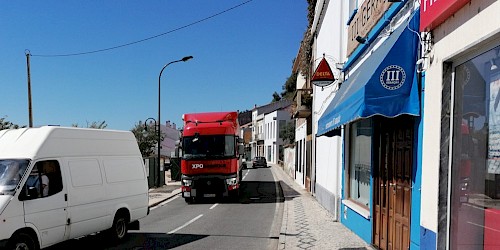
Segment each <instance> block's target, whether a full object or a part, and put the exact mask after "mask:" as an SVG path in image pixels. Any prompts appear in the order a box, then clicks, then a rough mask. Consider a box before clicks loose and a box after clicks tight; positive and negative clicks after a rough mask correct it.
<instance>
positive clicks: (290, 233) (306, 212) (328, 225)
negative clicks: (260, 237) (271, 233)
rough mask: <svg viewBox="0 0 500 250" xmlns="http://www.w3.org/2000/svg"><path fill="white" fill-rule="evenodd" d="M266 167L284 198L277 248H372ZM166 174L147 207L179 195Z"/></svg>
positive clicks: (273, 167)
mask: <svg viewBox="0 0 500 250" xmlns="http://www.w3.org/2000/svg"><path fill="white" fill-rule="evenodd" d="M270 165H271V171H272V173H273V175H274V178H275V180H277V181H279V182H280V185H281V188H282V190H283V195H284V197H285V202H284V211H283V221H282V224H281V230H280V236H279V245H278V249H280V250H281V249H288V250H295V249H297V250H300V249H321V250H323V249H328V250H330V249H332V250H333V249H340V250H374V249H375V248H373V247H372V246H370V245H369V244H367V243H366V242H364V241H363V240H362V239H361V238H359V237H358V236H357V235H356V234H354V233H353V232H352V231H350V230H349V229H348V228H346V227H345V226H344V225H343V224H342V223H340V222H337V221H335V218H333V216H332V214H330V213H329V212H328V211H327V210H326V209H325V208H323V207H322V206H321V205H320V204H319V203H318V201H317V200H316V198H314V196H312V195H311V194H310V193H308V192H307V191H305V190H304V189H303V188H302V187H300V186H299V185H298V184H297V183H295V181H294V180H293V179H292V178H291V177H290V176H288V175H287V174H286V173H285V172H284V171H283V169H282V168H281V167H279V166H278V165H272V164H270ZM169 172H170V171H168V172H166V176H165V181H166V185H164V186H162V187H160V188H155V189H151V190H150V192H149V197H150V199H149V200H150V207H151V206H155V205H157V204H160V203H161V202H163V201H165V200H167V199H170V198H172V197H174V196H176V195H179V193H180V182H178V181H172V180H171V178H170V174H169Z"/></svg>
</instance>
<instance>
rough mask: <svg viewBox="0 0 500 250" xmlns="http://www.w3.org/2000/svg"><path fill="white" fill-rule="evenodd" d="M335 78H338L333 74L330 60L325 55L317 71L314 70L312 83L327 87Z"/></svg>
mask: <svg viewBox="0 0 500 250" xmlns="http://www.w3.org/2000/svg"><path fill="white" fill-rule="evenodd" d="M335 80H336V79H335V76H334V75H333V72H332V69H331V68H330V65H328V62H327V61H326V59H325V58H324V57H323V59H322V60H321V62H319V65H318V67H317V68H316V71H314V74H313V76H312V79H311V82H312V84H314V85H316V86H319V87H326V86H328V85H330V84H332V83H333V82H334V81H335Z"/></svg>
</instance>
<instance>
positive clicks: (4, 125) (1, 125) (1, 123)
mask: <svg viewBox="0 0 500 250" xmlns="http://www.w3.org/2000/svg"><path fill="white" fill-rule="evenodd" d="M6 119H7V116H5V117H2V118H0V130H4V129H16V128H19V125H17V124H14V123H12V122H10V121H7V120H6Z"/></svg>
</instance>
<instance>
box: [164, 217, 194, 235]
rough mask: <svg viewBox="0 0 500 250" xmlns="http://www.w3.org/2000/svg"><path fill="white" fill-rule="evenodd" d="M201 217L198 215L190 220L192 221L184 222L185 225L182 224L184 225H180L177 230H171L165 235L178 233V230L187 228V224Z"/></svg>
mask: <svg viewBox="0 0 500 250" xmlns="http://www.w3.org/2000/svg"><path fill="white" fill-rule="evenodd" d="M202 216H203V214H200V215H198V216H196V217H195V218H194V219H192V220H190V221H188V222H186V224H184V225H182V226H180V227H178V228H176V229H174V230H172V231H170V232H168V233H167V234H173V233H175V232H177V231H179V230H181V229H183V228H185V227H187V226H188V225H189V224H191V223H193V222H195V221H196V220H197V219H199V218H201V217H202Z"/></svg>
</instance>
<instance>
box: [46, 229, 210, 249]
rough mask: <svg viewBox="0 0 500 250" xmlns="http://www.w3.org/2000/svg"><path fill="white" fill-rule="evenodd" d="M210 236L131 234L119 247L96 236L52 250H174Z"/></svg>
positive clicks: (99, 235) (101, 236)
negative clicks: (173, 249)
mask: <svg viewBox="0 0 500 250" xmlns="http://www.w3.org/2000/svg"><path fill="white" fill-rule="evenodd" d="M208 236H209V235H193V234H166V233H134V232H130V233H129V234H128V235H127V238H126V239H125V240H124V241H123V242H120V244H119V245H113V244H111V243H109V240H108V239H106V238H104V235H101V234H95V235H90V236H86V237H82V238H80V239H75V240H69V241H66V242H63V243H60V244H57V245H54V246H52V247H50V248H47V249H50V250H56V249H57V250H59V249H61V250H62V249H93V250H99V249H172V248H176V247H179V246H182V245H185V244H188V243H191V242H194V241H197V240H200V239H203V238H206V237H208Z"/></svg>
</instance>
